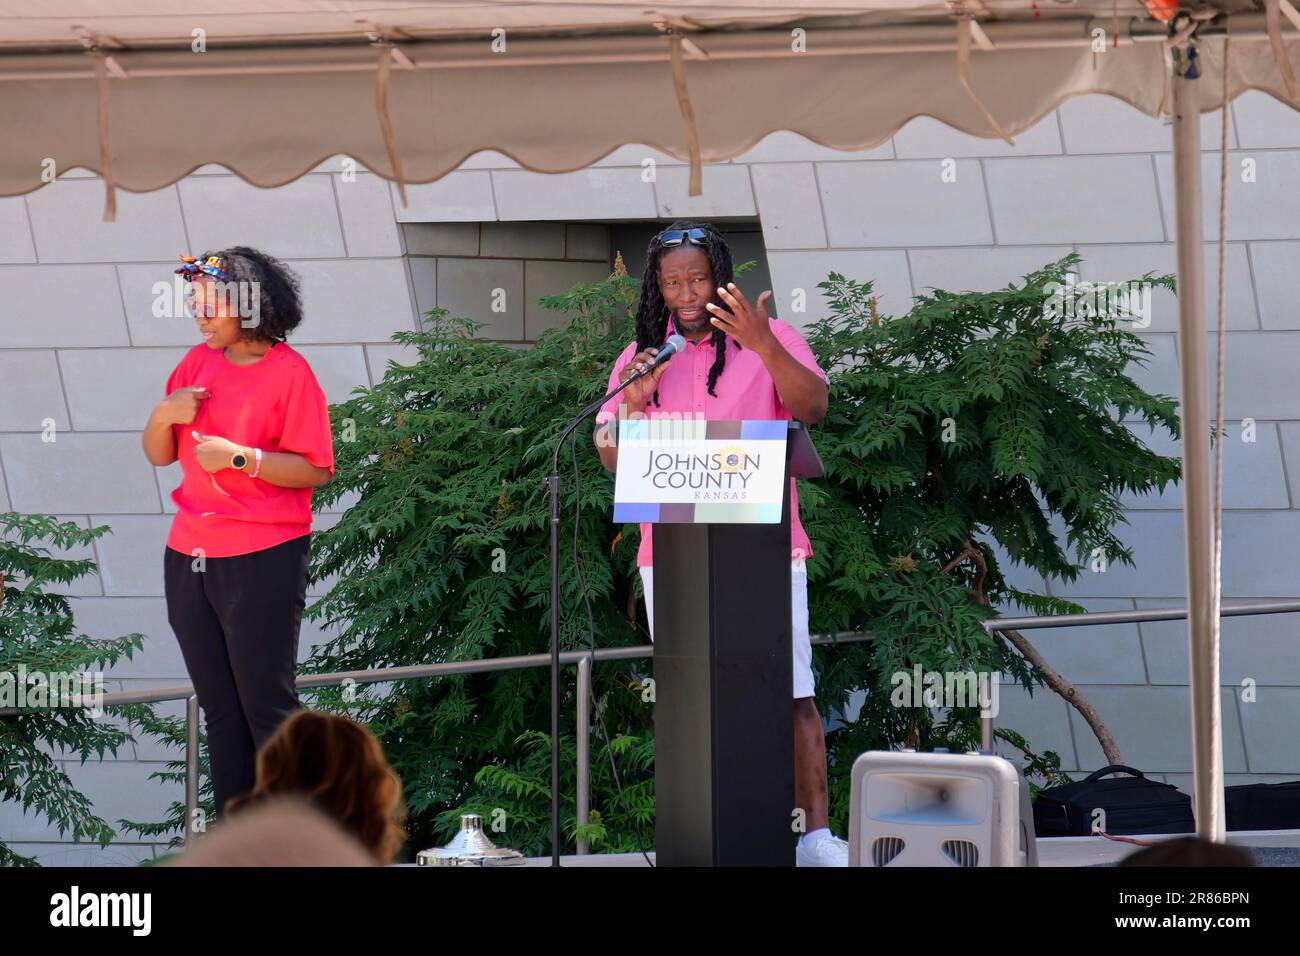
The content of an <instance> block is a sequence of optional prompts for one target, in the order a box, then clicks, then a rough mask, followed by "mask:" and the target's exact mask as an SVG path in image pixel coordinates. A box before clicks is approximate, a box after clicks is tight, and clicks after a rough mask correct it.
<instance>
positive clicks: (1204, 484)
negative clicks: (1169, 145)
mask: <svg viewBox="0 0 1300 956" xmlns="http://www.w3.org/2000/svg"><path fill="white" fill-rule="evenodd" d="M1194 49H1195V40H1194V39H1193V40H1192V41H1191V42H1190V43H1189V45H1188V46H1185V47H1182V48H1176V49H1175V50H1174V74H1173V77H1172V79H1171V84H1172V87H1173V101H1172V102H1173V161H1174V196H1175V208H1176V215H1177V236H1176V242H1177V253H1178V336H1179V345H1180V351H1181V354H1180V356H1179V358H1180V361H1179V384H1180V388H1181V393H1182V394H1181V399H1182V401H1181V402H1180V403H1179V404H1180V408H1181V411H1182V432H1183V435H1182V439H1183V476H1182V477H1183V501H1184V504H1183V531H1184V540H1185V542H1186V558H1187V610H1188V661H1189V665H1190V674H1189V680H1190V692H1191V693H1190V696H1191V712H1192V771H1193V774H1194V778H1193V779H1194V785H1195V786H1194V789H1195V795H1196V835H1197V836H1199V837H1201V838H1203V839H1207V840H1213V841H1215V842H1219V843H1222V842H1224V819H1223V729H1222V722H1221V718H1220V713H1219V710H1220V707H1219V615H1218V608H1217V605H1218V603H1219V602H1218V595H1217V594H1216V593H1215V587H1214V577H1213V575H1214V566H1213V561H1214V537H1213V536H1214V530H1213V522H1212V520H1211V519H1212V504H1211V497H1210V428H1209V416H1208V411H1207V408H1206V384H1205V380H1206V354H1205V288H1204V275H1203V271H1204V262H1205V253H1204V246H1203V241H1202V230H1203V228H1204V226H1203V220H1202V217H1201V111H1200V89H1199V79H1198V78H1197V77H1198V75H1199V72H1200V71H1199V69H1198V68H1197V63H1196V60H1195V59H1189V58H1188V55H1187V51H1188V50H1194ZM1189 64H1191V68H1190V69H1189ZM1225 122H1226V119H1225Z"/></svg>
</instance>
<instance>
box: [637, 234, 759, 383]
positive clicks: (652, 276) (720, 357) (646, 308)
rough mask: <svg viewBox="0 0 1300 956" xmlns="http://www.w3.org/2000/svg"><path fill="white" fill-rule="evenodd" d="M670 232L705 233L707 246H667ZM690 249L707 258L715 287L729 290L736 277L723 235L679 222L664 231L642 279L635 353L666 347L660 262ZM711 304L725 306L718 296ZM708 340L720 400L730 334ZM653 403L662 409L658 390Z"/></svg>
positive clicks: (649, 253) (648, 251)
mask: <svg viewBox="0 0 1300 956" xmlns="http://www.w3.org/2000/svg"><path fill="white" fill-rule="evenodd" d="M670 229H703V230H704V244H703V245H698V244H696V243H693V242H690V241H689V240H688V241H686V242H684V243H682V245H680V246H665V245H664V244H663V240H661V239H660V238H659V237H660V235H662V234H663V233H664V232H666V231H668V230H670ZM691 247H694V248H697V249H699V250H700V251H701V252H703V253H704V254H705V256H707V257H708V260H709V267H710V268H711V269H712V270H713V285H714V286H715V287H716V286H726V285H727V283H729V282H730V281H731V280H732V279H733V278H734V277H735V273H734V272H733V271H732V264H731V249H730V248H729V247H728V246H727V241H726V240H725V239H723V238H722V234H721V233H720V232H718V230H717V229H715V228H714V227H713V226H712V225H710V224H709V223H706V222H693V221H690V220H681V219H679V220H677V221H676V222H674V223H673V224H672V225H670V226H665V227H664V228H663V229H661V230H660V231H659V232H658V233H656V234H655V237H654V238H653V239H651V240H650V245H649V246H648V247H647V248H646V267H645V276H644V277H643V278H642V279H641V299H640V301H639V302H638V303H637V309H636V350H635V351H636V352H642V351H644V350H645V349H648V348H658V347H659V346H661V345H663V342H664V333H665V332H667V331H668V306H667V305H665V304H664V296H663V292H662V291H660V289H659V261H660V260H661V259H662V258H663V257H664V255H665V253H668V252H672V251H673V250H675V249H683V248H691ZM709 301H710V302H712V303H714V304H715V305H721V304H722V303H720V302H718V297H717V293H716V292H714V293H713V294H712V295H710V296H709ZM709 340H710V341H711V342H712V343H713V346H714V348H715V349H716V350H717V357H716V358H715V359H714V360H713V365H711V366H710V367H709V394H710V395H712V396H713V397H714V398H717V397H718V393H717V392H715V391H714V390H713V387H714V386H715V385H717V384H718V376H720V375H721V374H722V370H723V369H724V368H726V366H727V333H725V332H723V331H722V329H719V328H716V327H715V328H714V329H713V333H712V335H711V336H710V339H709ZM733 344H734V345H735V346H736V348H740V343H739V342H735V343H733ZM652 401H653V402H654V403H655V405H656V406H658V405H659V392H658V391H657V390H656V391H655V393H654V397H653V399H652Z"/></svg>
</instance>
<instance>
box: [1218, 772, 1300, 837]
mask: <svg viewBox="0 0 1300 956" xmlns="http://www.w3.org/2000/svg"><path fill="white" fill-rule="evenodd" d="M1223 808H1224V819H1225V821H1226V823H1227V829H1229V830H1296V829H1300V780H1291V781H1288V782H1287V783H1247V784H1242V785H1241V786H1239V787H1224V788H1223Z"/></svg>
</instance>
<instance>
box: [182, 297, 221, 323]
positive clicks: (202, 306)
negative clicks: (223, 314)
mask: <svg viewBox="0 0 1300 956" xmlns="http://www.w3.org/2000/svg"><path fill="white" fill-rule="evenodd" d="M184 307H185V314H186V315H188V316H189V317H190V318H191V319H197V318H198V317H199V315H200V314H201V315H202V316H203V318H205V319H215V318H216V317H217V307H216V306H215V305H213V304H212V303H211V302H197V301H196V300H195V298H194V296H193V295H189V296H186V297H185V300H184Z"/></svg>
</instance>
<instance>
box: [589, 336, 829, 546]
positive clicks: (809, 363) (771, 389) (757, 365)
mask: <svg viewBox="0 0 1300 956" xmlns="http://www.w3.org/2000/svg"><path fill="white" fill-rule="evenodd" d="M771 324H772V332H773V334H775V335H776V338H777V341H778V342H780V343H781V345H782V346H783V347H784V348H785V350H786V351H787V352H789V353H790V354H791V355H793V356H794V358H795V359H796V360H797V361H798V362H799V364H801V365H803V366H805V367H807V368H810V369H812V370H813V371H814V372H816V373H817V374H818V375H820V376H821V377H822V380H823V381H825V382H828V383H829V381H830V380H829V379H828V378H827V377H826V373H825V372H824V371H822V369H821V366H819V365H818V364H817V359H816V358H814V357H813V353H812V349H810V348H809V347H808V343H807V342H805V341H804V338H803V336H802V335H800V334H799V332H798V330H796V329H795V327H794V326H792V325H791V324H790V323H788V322H783V321H782V320H780V319H772V320H771ZM675 330H676V323H675V316H674V317H672V318H670V319H669V323H668V330H667V332H666V333H665V335H664V341H665V342H666V341H667V340H668V336H669V335H671V334H672V333H673V332H674V331H675ZM636 352H637V348H636V342H633V343H631V344H630V345H629V346H628V347H627V348H625V349H624V350H623V351H622V353H621V354H620V355H619V357H618V360H617V361H616V362H615V363H614V371H613V372H611V373H610V376H609V388H608V389H606V391H613V390H614V389H616V388H618V373H619V372H621V371H622V370H623V366H625V365H627V363H628V362H630V361H631V360H632V356H634V355H636ZM716 356H717V349H716V348H714V347H713V343H712V342H711V341H710V339H709V338H705V339H703V340H702V341H699V342H692V341H691V340H690V339H687V340H686V350H685V351H684V352H680V353H678V354H677V355H674V356H673V357H672V359H671V360H670V361H669V363H668V368H667V369H666V370H665V371H664V374H663V377H662V378H661V379H659V405H658V406H656V405H655V404H654V402H651V403H650V404H649V405H647V406H646V409H645V413H646V417H648V418H658V417H659V416H661V415H668V414H671V413H673V412H677V413H678V414H680V413H682V412H687V413H698V414H702V415H703V416H704V417H705V418H706V419H709V420H715V421H716V420H719V419H722V420H736V419H751V420H758V419H767V420H774V419H782V420H785V421H790V420H791V419H792V418H793V417H794V416H792V415H791V414H790V412H789V411H787V410H786V407H785V403H784V402H782V401H781V395H780V393H779V392H777V390H776V382H774V381H773V380H772V376H771V374H770V373H769V372H768V370H767V366H766V365H764V364H763V360H762V359H761V358H759V357H758V356H757V355H756V354H755V353H754V352H752V351H751V350H750V349H746V348H737V347H736V343H735V342H734V341H732V340H731V339H730V338H729V339H728V340H727V363H726V367H724V368H723V370H722V374H721V375H719V376H718V381H717V383H716V384H715V385H714V386H713V390H714V391H715V392H717V393H718V394H717V397H716V398H715V397H714V396H712V395H710V394H709V369H710V368H712V367H713V360H714V358H715V357H716ZM622 400H623V396H622V395H615V396H614V397H613V398H611V399H610V400H609V401H608V402H606V403H605V407H604V408H602V409H601V410H600V411H599V412H598V413H597V415H596V421H597V422H598V423H602V422H607V421H610V420H611V419H614V418H617V417H618V406H619V403H620V402H621V401H622ZM796 487H797V486H796V483H795V479H793V478H791V479H790V556H791V558H807V557H811V556H812V553H813V552H812V543H811V542H810V541H809V540H808V535H807V534H806V533H805V532H804V530H803V524H802V523H801V522H800V521H799V493H798V491H797V490H796ZM652 527H653V526H652V525H650V524H646V523H643V524H642V525H641V547H640V548H638V549H637V553H636V563H637V565H638V566H640V567H648V566H650V565H652V564H653V563H654V560H653V554H654V551H653V545H652V544H651V535H650V530H651V528H652Z"/></svg>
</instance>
